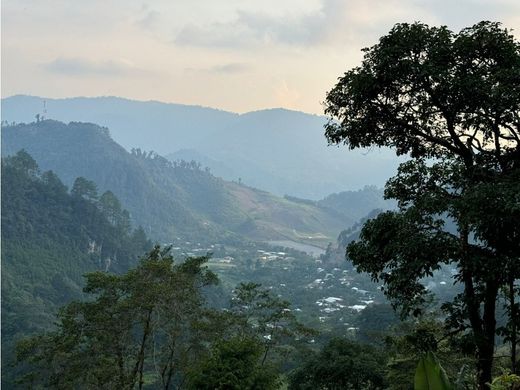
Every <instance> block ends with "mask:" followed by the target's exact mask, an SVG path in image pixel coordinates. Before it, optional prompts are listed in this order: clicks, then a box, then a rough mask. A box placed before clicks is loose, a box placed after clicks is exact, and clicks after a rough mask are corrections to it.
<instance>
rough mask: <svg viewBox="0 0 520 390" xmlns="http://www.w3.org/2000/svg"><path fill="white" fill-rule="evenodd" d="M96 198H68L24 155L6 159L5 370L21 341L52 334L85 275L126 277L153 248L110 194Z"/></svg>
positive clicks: (50, 176)
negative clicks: (46, 332) (119, 274)
mask: <svg viewBox="0 0 520 390" xmlns="http://www.w3.org/2000/svg"><path fill="white" fill-rule="evenodd" d="M80 182H81V180H80ZM83 183H88V182H86V181H84V180H83ZM90 184H92V183H90ZM75 188H76V190H78V187H75ZM91 195H92V196H93V198H91V199H87V198H85V197H83V196H82V195H81V192H80V191H76V192H74V191H73V193H69V191H68V189H67V187H66V186H65V185H64V184H63V183H62V182H61V181H60V179H59V178H58V177H57V176H56V175H55V174H54V173H53V172H51V171H48V172H44V173H41V172H40V170H39V168H38V166H37V164H36V162H35V161H34V160H33V159H32V158H31V156H30V155H28V154H27V153H26V152H20V153H18V154H16V155H15V156H12V157H8V158H3V159H2V229H1V236H2V365H3V366H4V367H6V366H5V365H6V364H7V363H8V361H9V357H10V356H9V355H10V353H11V352H12V348H13V343H14V342H15V341H16V340H17V339H18V338H19V337H21V336H26V335H27V334H31V333H33V332H41V331H42V330H45V329H49V327H51V326H52V324H53V323H54V318H55V317H54V315H55V314H56V312H57V310H58V308H59V307H60V306H62V305H63V304H65V303H68V302H69V301H70V300H72V299H78V298H80V297H81V296H82V287H83V274H84V273H86V272H90V271H95V270H107V271H114V272H122V271H125V270H127V269H128V268H130V267H131V266H133V265H135V264H136V263H137V258H138V256H140V255H142V253H143V252H144V251H146V250H147V249H148V248H149V247H150V246H151V243H150V242H149V241H148V240H147V238H146V236H145V234H144V232H143V231H142V229H138V230H135V231H132V230H131V229H130V228H129V225H128V224H127V223H125V221H126V217H127V213H125V212H124V210H122V209H121V208H120V207H119V206H120V205H119V202H118V200H117V199H116V198H114V197H113V195H111V193H109V192H107V193H105V194H103V195H102V196H101V197H99V198H97V197H96V196H95V193H92V192H91ZM112 206H113V207H112ZM8 371H10V370H5V369H4V370H3V372H4V373H6V372H8ZM7 377H9V375H3V376H2V379H3V380H4V379H5V380H7V379H6V378H7Z"/></svg>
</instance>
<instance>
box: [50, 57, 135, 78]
mask: <svg viewBox="0 0 520 390" xmlns="http://www.w3.org/2000/svg"><path fill="white" fill-rule="evenodd" d="M43 67H44V68H45V69H46V70H47V71H49V72H51V73H57V74H60V75H67V76H93V75H97V76H107V77H108V76H120V75H127V74H129V73H135V72H141V70H139V69H138V68H136V67H134V66H133V65H132V64H131V63H130V62H128V61H124V60H119V61H112V60H110V61H102V62H93V61H90V60H87V59H84V58H63V57H59V58H56V59H55V60H53V61H51V62H48V63H46V64H44V65H43Z"/></svg>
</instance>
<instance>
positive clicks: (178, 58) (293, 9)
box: [1, 0, 520, 113]
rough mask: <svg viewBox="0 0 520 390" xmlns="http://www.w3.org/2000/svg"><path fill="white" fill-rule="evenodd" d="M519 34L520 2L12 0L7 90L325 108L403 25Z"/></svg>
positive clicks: (6, 37)
mask: <svg viewBox="0 0 520 390" xmlns="http://www.w3.org/2000/svg"><path fill="white" fill-rule="evenodd" d="M480 20H494V21H501V22H503V23H504V26H506V27H508V28H513V29H516V30H518V31H516V33H515V34H516V36H517V37H518V36H519V32H520V1H518V0H489V1H479V0H450V1H447V0H437V1H421V0H276V1H275V0H262V1H257V0H182V1H181V0H156V1H143V0H2V88H1V90H2V97H6V96H10V95H13V94H31V95H40V96H49V97H69V96H80V95H81V96H100V95H115V96H123V97H128V98H132V99H139V100H150V99H152V100H160V101H166V102H176V103H185V104H199V105H204V106H210V107H216V108H221V109H225V110H230V111H235V112H244V111H250V110H256V109H262V108H268V107H286V108H292V109H297V110H302V111H306V112H312V113H321V112H322V107H321V103H320V102H321V101H323V99H324V96H325V92H326V91H327V90H329V89H330V88H331V87H332V86H333V85H334V83H335V81H336V79H337V77H338V76H340V75H341V74H342V73H343V72H344V71H345V70H347V69H349V68H350V67H353V66H355V65H357V64H358V63H359V61H360V59H361V52H360V49H361V48H363V47H365V46H369V45H372V44H374V43H375V42H376V41H377V39H378V37H379V36H381V35H383V34H385V33H386V32H388V30H389V29H390V28H391V27H392V26H393V25H394V24H395V23H397V22H413V21H422V22H425V23H428V24H432V25H433V24H435V25H439V24H445V25H448V26H449V27H450V28H452V29H453V30H456V31H458V30H459V29H461V28H463V27H466V26H469V25H472V24H474V23H476V22H478V21H480Z"/></svg>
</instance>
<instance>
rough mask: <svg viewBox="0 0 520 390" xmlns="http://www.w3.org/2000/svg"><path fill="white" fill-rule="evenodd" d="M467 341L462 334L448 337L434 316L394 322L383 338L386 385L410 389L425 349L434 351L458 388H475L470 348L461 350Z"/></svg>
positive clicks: (396, 388) (473, 362) (441, 324)
mask: <svg viewBox="0 0 520 390" xmlns="http://www.w3.org/2000/svg"><path fill="white" fill-rule="evenodd" d="M467 342H468V340H465V337H464V336H463V337H451V338H450V337H447V336H446V332H445V329H444V327H443V323H442V322H440V321H439V320H436V319H435V318H434V317H433V316H429V317H422V318H420V319H419V321H416V320H414V321H407V322H403V323H401V324H399V325H397V326H395V327H394V328H393V329H391V330H390V331H389V332H388V333H387V336H386V338H385V351H386V354H387V356H388V363H387V369H386V378H387V381H388V388H389V389H392V390H404V389H410V390H412V389H413V388H414V373H415V372H416V370H417V362H418V361H419V360H420V359H421V358H422V357H423V356H424V355H425V354H427V353H428V352H433V353H435V356H436V359H437V360H438V361H439V362H440V364H441V365H442V366H443V367H444V368H445V369H446V371H447V375H448V377H449V378H451V379H452V382H454V383H457V385H458V386H459V388H474V387H475V375H474V369H473V367H474V365H475V359H474V358H473V357H472V354H473V351H471V350H469V351H466V352H465V353H464V352H461V349H462V348H461V346H462V344H463V343H467Z"/></svg>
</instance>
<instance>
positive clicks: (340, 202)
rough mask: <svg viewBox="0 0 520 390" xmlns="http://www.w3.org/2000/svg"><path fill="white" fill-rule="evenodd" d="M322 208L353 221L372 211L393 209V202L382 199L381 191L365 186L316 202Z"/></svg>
mask: <svg viewBox="0 0 520 390" xmlns="http://www.w3.org/2000/svg"><path fill="white" fill-rule="evenodd" d="M317 204H318V205H320V206H322V207H329V208H331V209H333V210H336V211H337V212H338V213H341V214H343V215H345V216H346V217H348V218H351V219H354V220H356V221H357V220H360V219H362V218H364V217H365V216H366V215H367V214H369V213H370V212H371V211H372V210H374V209H380V210H390V209H395V208H396V206H397V204H396V202H395V201H394V200H387V199H384V192H383V190H382V189H380V188H377V187H375V186H365V187H363V188H362V189H361V190H357V191H343V192H339V193H336V194H330V195H328V196H326V197H325V198H323V199H322V200H320V201H319V202H317Z"/></svg>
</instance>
